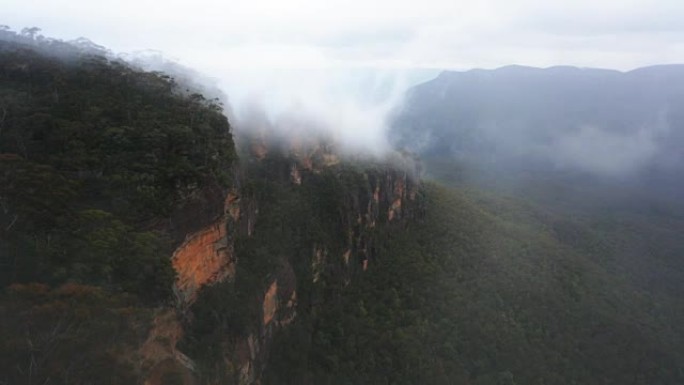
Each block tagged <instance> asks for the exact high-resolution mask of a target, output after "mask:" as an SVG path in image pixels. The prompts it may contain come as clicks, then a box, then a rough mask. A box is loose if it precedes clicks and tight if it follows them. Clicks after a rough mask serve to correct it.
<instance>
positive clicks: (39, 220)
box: [0, 42, 235, 301]
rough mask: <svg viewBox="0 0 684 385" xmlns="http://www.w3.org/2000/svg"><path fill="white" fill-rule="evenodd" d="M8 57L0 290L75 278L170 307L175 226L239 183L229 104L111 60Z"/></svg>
mask: <svg viewBox="0 0 684 385" xmlns="http://www.w3.org/2000/svg"><path fill="white" fill-rule="evenodd" d="M0 51H2V55H0V118H1V119H2V120H1V121H0V203H1V204H2V210H1V212H0V239H1V240H2V242H1V243H0V264H1V265H2V266H3V268H2V274H1V277H0V284H2V286H6V285H7V284H9V283H11V282H30V281H42V282H48V283H51V284H57V283H60V282H65V281H75V282H81V283H88V284H95V285H102V286H105V287H108V288H110V289H115V290H123V291H128V292H132V293H136V294H137V295H140V296H141V297H144V298H145V299H147V300H152V301H161V300H165V299H166V298H167V297H168V295H169V294H170V288H171V282H172V280H173V272H172V269H171V267H170V263H169V258H168V256H169V255H170V252H171V241H172V240H171V239H170V234H169V232H168V228H169V227H170V226H169V225H166V224H164V221H165V220H166V221H168V218H169V217H170V216H171V214H172V213H173V212H174V210H177V209H178V208H179V207H180V206H182V205H183V204H184V203H185V202H186V201H188V200H189V199H190V198H191V197H192V196H193V194H196V191H198V190H201V189H203V188H211V187H214V186H223V187H225V186H227V185H228V183H229V181H230V172H231V165H232V163H233V162H234V160H235V150H234V147H233V142H232V137H231V134H230V127H229V125H228V122H227V120H226V118H225V117H224V116H223V115H222V114H221V109H220V106H219V105H217V104H215V103H214V102H212V101H207V100H204V98H203V97H202V96H201V95H198V94H191V95H184V94H181V93H180V92H179V91H178V90H177V87H176V84H175V83H174V81H173V79H171V78H169V77H166V76H164V75H161V74H157V73H145V72H139V71H136V70H135V69H133V68H131V67H129V66H127V65H126V64H125V63H122V62H118V61H116V60H108V59H106V58H105V57H102V56H88V55H85V56H82V57H80V58H70V59H69V60H68V61H66V59H64V60H63V59H59V58H55V57H52V56H48V55H43V54H39V53H37V52H36V51H34V48H33V47H31V46H28V45H24V44H16V43H5V42H0Z"/></svg>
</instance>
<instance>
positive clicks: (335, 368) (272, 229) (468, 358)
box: [0, 28, 684, 385]
mask: <svg viewBox="0 0 684 385" xmlns="http://www.w3.org/2000/svg"><path fill="white" fill-rule="evenodd" d="M38 32H39V30H37V29H26V30H24V31H22V32H21V33H18V34H17V33H14V32H12V31H9V30H8V29H6V28H2V29H0V37H1V39H0V266H1V269H0V287H2V289H3V291H2V294H1V295H0V383H7V384H36V383H54V384H65V385H66V384H92V383H98V384H111V385H115V384H133V383H144V382H145V381H146V380H147V379H148V377H146V375H147V372H146V371H148V370H150V368H149V367H146V366H145V365H143V364H142V362H143V360H142V359H141V358H140V357H141V353H140V352H141V350H142V349H141V345H143V344H145V342H146V340H147V338H148V336H150V335H151V334H150V330H152V329H155V328H157V327H158V326H159V323H160V321H159V320H160V319H161V318H163V317H160V316H159V315H160V314H163V312H164V311H168V312H169V313H168V314H172V316H173V317H170V318H172V319H175V318H174V317H176V316H177V321H178V324H172V325H171V327H169V329H171V332H170V335H173V336H175V337H176V338H177V339H178V341H176V342H178V348H179V349H180V350H174V349H175V348H176V346H173V347H172V348H171V349H170V350H171V351H172V352H173V354H175V355H174V359H178V357H181V358H183V360H185V361H183V365H180V366H173V365H169V366H168V368H167V369H168V370H167V371H166V372H164V371H162V372H161V373H160V374H159V373H158V374H159V379H158V383H162V384H200V383H201V384H204V383H221V384H235V383H248V381H247V380H245V378H249V377H245V376H242V375H241V373H242V372H243V371H249V370H250V369H253V368H254V367H255V366H254V365H256V361H258V360H257V359H255V357H256V356H257V355H258V354H257V352H256V347H255V346H266V345H265V344H263V341H266V340H268V339H271V340H269V341H271V342H270V343H269V345H268V347H267V348H264V349H265V350H266V351H267V352H268V354H265V355H264V356H263V357H260V358H259V359H262V358H263V360H264V361H265V362H259V363H258V364H259V365H260V366H259V368H260V369H259V372H258V373H257V375H258V377H253V379H254V381H252V382H253V383H256V382H259V381H260V382H261V383H263V384H417V383H426V384H472V385H493V384H497V385H504V384H505V385H512V384H643V385H650V384H679V383H683V382H684V366H683V365H684V364H683V363H684V350H683V347H684V330H682V326H681V325H683V324H684V302H683V300H682V297H681V293H682V289H683V287H682V282H684V281H683V280H682V279H681V278H682V277H683V276H684V262H683V261H682V258H681V257H682V255H684V243H683V242H682V240H681V234H682V233H683V232H684V215H682V214H681V213H682V212H681V211H678V210H679V209H678V207H677V206H668V203H667V202H663V201H660V200H657V201H656V200H647V201H644V202H646V203H643V202H642V204H639V205H634V204H632V203H633V202H634V199H631V200H627V201H621V202H620V204H614V203H615V202H613V200H612V199H611V198H612V197H613V195H610V194H609V193H608V192H610V191H617V190H619V189H615V186H612V185H611V187H610V188H611V189H608V188H606V189H598V192H597V190H596V189H589V190H585V189H583V188H584V187H586V186H592V184H591V183H587V180H586V179H581V180H580V181H581V183H577V184H568V183H567V181H568V180H571V181H573V180H574V179H565V178H564V177H560V178H550V177H549V175H553V174H547V173H544V174H541V175H543V176H544V178H537V179H534V182H535V183H533V184H532V183H528V184H526V188H525V189H523V190H518V189H516V188H512V187H511V186H510V185H506V184H505V183H502V184H496V183H491V182H492V180H491V179H488V180H487V183H480V182H481V181H479V180H478V181H476V182H477V183H475V182H473V180H474V179H473V178H464V173H465V171H463V170H466V169H468V170H469V171H468V172H472V169H470V168H469V167H470V166H471V164H469V163H468V162H461V161H457V160H454V159H453V158H452V157H451V156H446V155H452V154H440V155H445V156H442V157H434V158H432V159H428V162H427V165H428V173H429V176H430V178H432V179H434V180H435V181H430V182H426V183H424V184H423V185H421V186H420V188H418V190H417V193H416V194H415V196H414V197H413V198H412V199H415V200H414V201H413V204H414V205H415V207H414V208H413V209H414V210H415V212H411V211H410V210H409V209H410V208H409V207H407V206H404V207H403V209H404V210H406V211H405V213H410V214H412V215H407V216H406V218H404V219H405V220H404V221H395V222H391V221H390V217H391V215H393V214H394V213H395V211H392V210H396V209H397V206H396V205H401V204H402V202H403V201H402V200H399V201H396V200H390V199H391V198H392V197H393V196H392V194H396V193H397V191H398V192H399V193H400V194H404V195H406V194H405V189H406V187H407V183H408V182H407V180H408V179H406V180H402V182H401V183H398V184H397V181H396V179H392V178H395V177H396V176H394V174H397V175H404V176H405V175H406V173H405V171H401V170H400V171H398V172H395V171H392V169H391V168H390V166H388V165H387V164H369V163H368V162H366V161H359V160H357V161H356V162H349V161H348V160H345V159H343V160H342V161H338V160H335V161H330V159H332V157H331V156H330V155H331V154H329V153H323V154H320V153H319V154H318V155H317V156H318V157H319V158H320V159H318V161H320V162H323V163H325V161H329V162H328V163H330V164H331V166H329V167H326V168H321V169H316V168H315V167H314V166H312V165H310V164H309V166H310V169H309V170H306V169H304V168H302V169H298V168H297V166H298V165H299V163H297V162H298V160H297V158H296V156H295V155H296V154H295V155H293V153H294V152H296V151H290V150H289V149H288V148H287V146H283V147H282V148H280V149H279V150H278V151H272V152H271V153H270V154H268V155H263V156H252V155H250V151H251V150H253V149H251V148H243V149H242V151H241V155H242V154H244V155H242V156H243V158H242V159H241V162H240V165H239V166H240V171H239V172H238V171H237V170H236V167H238V162H237V161H238V159H237V155H236V154H237V151H236V149H235V145H234V143H233V137H232V134H231V127H230V125H229V123H228V121H227V119H226V117H225V116H224V114H223V111H222V106H221V105H220V104H219V103H218V101H217V100H215V99H206V98H205V96H202V95H201V94H198V93H193V92H189V91H186V89H187V88H188V87H186V86H185V84H178V83H179V82H178V80H176V79H174V78H171V77H170V76H168V75H165V74H162V73H155V72H143V71H140V70H137V69H135V68H134V67H132V66H130V65H129V64H127V63H125V62H123V61H121V60H119V59H117V58H114V57H112V56H111V55H109V54H108V53H107V51H106V50H104V49H103V48H101V47H98V46H94V45H92V44H91V43H88V42H86V41H85V40H82V41H80V43H81V44H78V42H77V43H76V44H73V43H65V42H61V41H58V40H53V39H48V38H44V37H41V36H40V35H39V34H38ZM416 108H417V109H419V108H422V107H421V106H420V105H417V107H416ZM413 111H414V112H415V111H416V110H413ZM428 115H429V116H428V117H429V118H430V119H433V120H432V122H433V123H434V122H435V121H438V120H439V121H438V123H439V124H440V125H441V126H440V127H442V126H444V125H446V123H444V121H441V120H440V119H442V118H444V117H443V116H442V115H438V114H434V115H430V114H428ZM416 119H418V118H416ZM445 119H446V118H445ZM424 122H431V120H429V119H428V120H426V121H424ZM266 134H268V133H266ZM254 143H256V144H259V142H258V141H256V142H250V141H249V138H246V139H245V142H244V143H243V144H244V145H246V146H247V145H251V144H254ZM464 143H465V144H467V142H463V143H460V144H464ZM441 144H448V143H447V142H446V139H445V140H444V141H443V143H441ZM460 144H459V143H456V144H454V146H456V145H460ZM263 150H264V153H265V152H266V150H265V149H263ZM271 150H273V149H271ZM300 150H301V149H300ZM300 152H301V151H300ZM300 155H301V153H300ZM326 156H328V157H329V158H326ZM312 158H314V157H312ZM312 158H308V159H306V162H305V163H307V164H308V163H313V162H314V161H315V160H316V159H314V160H312ZM300 160H301V159H300ZM238 174H241V175H239V178H240V180H236V179H238ZM573 177H574V176H573ZM494 180H495V181H497V179H494ZM383 183H384V185H383ZM393 183H394V184H393ZM412 183H413V182H412ZM513 184H515V183H513ZM381 185H382V186H381ZM380 187H383V188H386V190H385V191H383V192H382V193H381V191H380ZM594 187H595V186H594ZM229 188H233V189H234V191H235V192H236V193H237V194H239V195H241V197H240V199H242V200H243V204H244V206H240V207H242V208H246V210H244V211H243V212H242V213H238V215H236V216H237V217H239V219H236V220H235V221H234V222H231V225H234V227H240V225H241V223H242V222H245V223H246V226H244V227H245V229H246V230H245V231H244V232H245V233H246V234H247V235H245V234H241V233H239V231H237V230H235V233H234V234H231V235H230V236H231V237H232V238H231V239H232V240H233V241H234V251H235V253H236V255H237V261H238V262H237V267H236V268H235V276H234V279H231V280H225V281H218V282H214V283H213V284H210V285H207V286H206V287H203V288H201V290H199V292H198V293H197V300H196V301H194V302H180V301H179V300H178V297H175V296H174V295H173V293H172V291H173V283H174V279H175V275H176V272H175V271H174V269H173V268H172V267H171V258H170V257H171V255H172V253H173V250H174V248H175V247H177V246H178V245H179V244H180V243H182V241H183V240H184V238H185V237H186V235H187V234H188V233H190V232H191V231H194V230H196V227H197V224H198V223H199V222H201V219H205V220H206V219H207V218H208V219H209V220H210V222H211V221H214V220H216V219H217V218H219V220H222V219H221V218H222V217H221V215H222V214H223V213H224V209H225V207H224V202H223V198H224V193H225V191H226V190H228V189H229ZM381 194H385V195H387V197H385V198H387V199H385V200H383V198H382V197H381V196H380V195H381ZM623 194H624V191H623ZM216 197H218V198H219V199H218V201H219V203H218V204H217V205H212V204H209V203H207V202H208V201H212V200H217V199H213V198H216ZM632 198H634V197H632ZM392 199H393V198H392ZM373 202H375V203H373ZM397 202H398V203H397ZM606 202H608V203H610V204H607V203H606ZM624 202H627V203H624ZM405 203H406V202H404V204H405ZM623 203H624V204H623ZM374 205H375V206H374ZM247 209H248V210H247ZM359 210H361V211H359ZM397 212H399V211H397ZM361 213H363V216H362V215H361ZM390 213H391V214H390ZM249 215H253V216H254V217H249ZM246 216H247V218H245V217H246ZM241 221H242V222H241ZM390 222H391V223H390ZM371 223H372V225H371ZM361 224H364V225H366V224H367V225H368V226H367V227H362V226H361ZM231 229H232V228H231ZM352 239H356V240H358V244H356V246H354V248H355V249H357V250H355V251H359V254H358V255H357V257H358V258H356V260H352V261H351V262H349V261H346V262H345V256H346V258H350V257H349V256H350V255H351V252H350V253H349V254H347V253H346V251H347V248H349V247H350V246H349V242H350V240H352ZM350 250H351V248H350ZM360 252H363V253H364V254H363V255H364V256H363V258H365V259H363V258H361V257H359V256H360V255H361V254H360ZM316 253H318V255H319V256H320V255H323V254H326V255H328V256H329V261H327V262H326V261H325V260H323V259H319V260H318V261H316V260H315V259H314V256H315V255H316ZM312 254H313V255H312ZM369 255H370V256H369ZM321 258H323V257H321ZM369 259H372V260H371V263H368V261H369ZM314 262H316V263H314ZM274 280H277V281H278V284H279V285H280V286H281V287H285V288H286V289H287V291H286V292H287V294H288V295H287V296H284V298H278V299H277V300H279V301H281V302H287V301H288V298H293V299H292V301H291V306H293V308H291V309H290V310H289V311H290V313H289V318H288V319H287V324H286V325H285V326H283V327H281V328H275V327H270V326H267V325H266V321H264V319H265V317H264V313H265V310H264V302H265V301H264V298H265V295H266V294H264V285H269V284H271V283H272V282H275V281H274ZM295 292H296V295H294V294H293V293H295ZM283 324H285V322H283ZM162 326H163V323H162ZM175 327H177V328H178V329H175ZM181 328H182V329H181ZM179 330H180V331H179ZM259 333H262V334H259ZM165 336H166V337H168V335H165ZM254 336H257V337H254ZM166 337H160V336H158V338H156V339H155V338H153V339H154V341H153V342H155V343H158V344H159V345H163V346H167V345H171V342H170V341H169V340H168V338H166ZM240 341H242V342H240ZM245 341H247V342H245ZM240 344H242V345H240ZM260 344H263V345H260ZM235 346H237V348H235V349H233V347H235ZM240 347H241V348H240ZM259 354H261V353H259ZM186 355H187V356H186ZM245 357H246V358H245ZM241 359H247V362H248V365H247V366H246V368H247V369H244V368H245V367H237V366H236V365H235V363H236V362H240V360H241ZM250 360H251V361H250ZM262 364H263V365H262ZM163 368H164V366H163V365H162V369H163ZM179 368H180V369H182V370H184V371H178V370H177V369H179ZM184 373H185V374H184ZM187 373H190V374H189V375H186V374H187Z"/></svg>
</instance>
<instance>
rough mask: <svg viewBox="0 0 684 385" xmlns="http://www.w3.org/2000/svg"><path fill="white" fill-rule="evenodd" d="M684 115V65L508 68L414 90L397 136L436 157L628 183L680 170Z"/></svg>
mask: <svg viewBox="0 0 684 385" xmlns="http://www.w3.org/2000/svg"><path fill="white" fill-rule="evenodd" d="M682 111H684V65H660V66H653V67H645V68H639V69H635V70H632V71H629V72H620V71H615V70H605V69H593V68H577V67H568V66H557V67H550V68H546V69H540V68H533V67H524V66H506V67H502V68H499V69H495V70H481V69H475V70H470V71H466V72H454V71H445V72H442V73H441V74H440V75H439V76H437V77H436V78H435V79H433V80H431V81H428V82H425V83H423V84H420V85H417V86H415V87H413V88H412V89H410V90H409V91H408V92H407V94H406V99H405V103H404V105H403V107H402V108H401V110H400V111H399V112H398V113H397V114H396V116H395V117H394V118H393V120H392V128H391V131H390V132H391V138H392V141H393V142H394V144H395V145H396V146H398V147H404V148H408V149H410V150H412V151H414V152H417V153H420V154H421V155H423V156H428V157H432V156H446V155H448V156H455V157H456V158H459V159H467V160H471V161H475V162H481V161H485V162H494V163H510V162H511V161H513V162H514V163H516V162H517V163H520V162H522V163H524V164H527V165H529V162H530V161H533V162H534V164H535V166H539V165H541V164H543V165H545V166H551V167H552V168H565V169H575V170H581V171H590V172H596V173H599V174H625V173H633V172H638V171H643V170H645V169H653V168H656V169H663V168H665V169H672V168H675V169H679V168H680V167H681V165H682V164H683V163H684V160H683V158H682V155H681V154H680V151H679V148H681V145H682V144H684V114H683V113H682ZM607 155H610V156H607Z"/></svg>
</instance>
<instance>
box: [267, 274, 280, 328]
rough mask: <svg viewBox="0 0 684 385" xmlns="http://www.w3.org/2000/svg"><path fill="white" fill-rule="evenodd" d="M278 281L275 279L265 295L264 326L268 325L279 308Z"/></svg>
mask: <svg viewBox="0 0 684 385" xmlns="http://www.w3.org/2000/svg"><path fill="white" fill-rule="evenodd" d="M277 294H278V281H273V283H272V284H271V286H270V287H269V288H268V291H266V294H265V295H264V303H263V311H264V326H265V325H268V324H269V323H270V322H271V321H272V320H273V317H274V316H275V313H276V310H278V296H277Z"/></svg>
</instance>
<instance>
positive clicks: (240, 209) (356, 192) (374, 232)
mask: <svg viewBox="0 0 684 385" xmlns="http://www.w3.org/2000/svg"><path fill="white" fill-rule="evenodd" d="M245 143H246V145H247V147H246V148H247V154H246V155H243V156H244V158H243V162H244V163H245V164H257V165H259V167H261V168H262V170H263V169H264V168H266V171H265V173H264V174H263V175H260V176H254V175H250V174H249V167H247V171H244V172H245V173H246V175H243V176H242V177H241V179H239V180H238V181H237V182H236V183H235V184H236V186H240V185H242V184H243V182H244V181H249V180H250V178H257V179H258V178H267V179H268V180H269V181H271V182H273V183H280V184H281V185H282V186H286V185H289V186H291V187H288V188H294V189H305V188H307V186H308V185H309V184H314V185H315V184H321V183H327V182H325V181H326V180H329V179H325V178H336V179H337V178H339V179H340V180H343V179H344V178H347V179H345V180H348V182H340V183H339V187H338V188H339V189H340V190H339V191H337V192H336V193H334V194H333V195H335V196H336V198H335V199H336V203H335V204H336V205H337V206H338V207H337V208H334V211H335V212H336V213H337V214H336V216H338V218H339V220H340V221H341V222H340V223H338V224H337V226H336V227H339V228H340V229H342V231H343V233H342V234H330V236H331V239H338V238H339V240H340V241H342V242H341V244H339V243H336V244H326V243H321V242H317V243H314V244H311V245H310V246H309V247H310V248H309V250H311V251H310V255H309V256H308V258H309V260H308V266H309V269H308V271H309V272H308V273H307V274H309V275H308V276H297V275H296V274H295V272H294V270H293V267H292V266H293V263H294V262H296V260H295V259H296V258H301V257H300V256H297V255H287V254H284V255H281V256H278V258H277V260H278V261H279V263H278V264H277V266H279V267H278V268H277V269H276V270H274V271H263V272H259V274H261V275H263V276H265V277H270V278H269V279H268V280H267V281H266V282H265V283H264V286H263V287H262V289H261V291H260V293H261V297H260V299H259V301H260V303H259V304H258V305H259V313H260V316H259V318H258V319H256V318H255V319H253V320H252V326H251V327H248V328H247V330H249V332H248V333H244V334H243V333H237V332H235V333H234V334H231V333H230V332H229V333H228V335H225V336H222V337H221V341H216V342H217V344H218V346H221V350H222V351H223V354H222V355H223V363H221V364H220V365H219V366H221V367H224V368H225V369H223V371H216V372H214V373H213V374H212V375H211V376H209V377H210V378H213V380H212V381H215V382H221V381H223V380H222V378H224V379H225V378H231V379H232V380H233V381H236V382H237V383H239V384H257V383H259V382H260V379H261V376H262V374H263V372H264V370H265V366H266V363H267V362H268V357H269V353H270V351H271V348H272V343H273V338H274V336H275V335H276V334H277V333H278V332H279V331H280V330H281V329H282V328H285V327H288V325H290V324H291V323H292V322H293V321H295V320H296V317H297V314H298V306H300V305H301V304H300V303H299V298H298V294H297V292H298V285H299V284H298V282H299V283H301V282H303V281H302V280H306V281H308V282H309V284H308V285H307V287H310V285H312V284H313V285H314V286H316V285H331V284H332V285H348V284H352V283H353V280H354V277H355V276H356V275H357V274H363V272H364V271H366V270H367V269H370V268H372V266H373V263H374V260H375V259H376V258H377V254H378V251H377V250H378V244H377V243H378V242H379V240H378V234H382V233H383V231H389V230H390V229H391V227H393V226H405V225H407V223H408V221H409V220H410V219H412V218H413V217H415V216H417V215H418V213H419V211H420V207H419V206H420V205H419V202H418V201H417V192H418V188H419V184H418V183H417V182H416V174H417V172H416V170H415V167H414V166H413V165H412V163H411V162H405V164H404V165H402V167H392V166H391V165H389V164H387V163H383V162H377V161H376V162H368V161H366V160H364V161H359V160H355V161H352V162H350V163H349V164H356V166H353V167H351V168H350V167H348V164H347V162H346V161H345V162H341V160H340V158H339V156H338V155H337V154H336V152H335V149H334V147H333V146H331V145H328V144H324V143H320V142H316V143H312V142H302V141H293V142H291V143H290V145H289V147H288V145H284V144H283V143H279V144H278V145H277V146H275V148H273V146H269V145H267V143H266V142H265V141H264V139H263V137H261V136H260V137H257V138H256V139H252V140H249V141H246V142H245ZM406 164H409V167H406ZM359 165H363V166H359ZM244 184H248V183H246V182H245V183H244ZM221 200H222V201H223V208H222V211H220V215H218V216H216V217H214V218H210V217H209V216H205V224H204V225H203V226H199V227H198V228H196V229H195V230H194V231H192V232H189V233H188V235H186V237H185V239H184V240H183V241H182V242H180V243H179V246H178V247H177V249H176V250H175V252H174V253H173V256H172V264H173V267H174V269H175V270H176V273H177V279H176V284H175V293H176V294H177V303H176V308H175V309H166V310H165V311H160V312H159V314H158V315H157V317H156V318H155V320H154V326H153V327H152V329H151V331H150V334H149V337H148V339H147V341H146V342H145V344H144V346H143V347H142V348H141V354H142V356H143V357H145V360H144V361H145V368H147V373H148V377H147V382H146V384H149V385H156V384H161V383H163V380H162V379H163V378H165V377H164V376H165V375H167V374H168V373H169V372H173V373H175V374H174V376H175V377H174V378H176V380H177V381H178V382H179V383H182V384H187V385H190V384H194V383H196V381H198V379H199V378H200V377H204V378H205V379H204V380H202V381H200V382H197V383H206V382H207V381H208V380H206V378H207V377H206V376H199V373H197V372H196V369H195V368H196V367H197V365H195V363H194V362H193V357H188V356H186V355H185V354H183V353H182V352H180V351H179V350H178V347H177V345H178V344H179V342H180V341H182V340H183V338H184V330H183V325H187V324H188V322H193V321H192V317H188V316H187V315H186V314H185V313H186V312H187V311H192V305H193V303H194V302H195V301H196V300H197V298H198V296H201V295H202V288H204V287H207V286H211V285H215V284H218V283H222V282H231V281H232V280H235V279H236V274H239V269H238V267H239V264H240V258H241V256H240V255H237V253H236V246H235V245H236V241H237V240H238V239H249V238H251V237H252V235H253V233H254V231H255V229H257V230H258V228H257V227H256V224H257V222H258V221H259V209H258V208H259V206H260V203H259V201H258V199H256V198H254V197H252V196H251V195H250V193H249V192H248V189H245V188H242V189H240V188H237V187H236V188H234V189H231V190H230V191H227V192H225V193H224V196H223V197H221ZM326 209H327V210H330V209H331V208H330V207H328V208H326ZM340 235H341V238H340ZM324 277H325V280H327V282H325V283H323V280H324ZM331 279H332V281H330V280H331ZM307 290H311V289H310V288H309V289H307ZM255 301H257V299H256V298H255ZM307 306H324V304H323V303H321V304H313V305H312V303H311V302H309V303H308V304H307ZM205 364H206V363H205ZM214 366H215V365H214ZM160 381H161V382H160ZM210 382H211V381H210Z"/></svg>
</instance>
